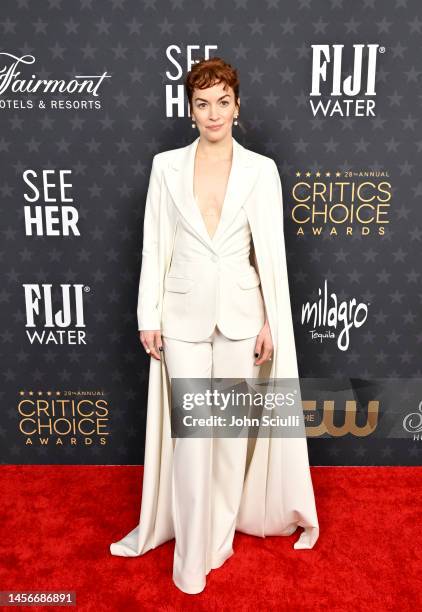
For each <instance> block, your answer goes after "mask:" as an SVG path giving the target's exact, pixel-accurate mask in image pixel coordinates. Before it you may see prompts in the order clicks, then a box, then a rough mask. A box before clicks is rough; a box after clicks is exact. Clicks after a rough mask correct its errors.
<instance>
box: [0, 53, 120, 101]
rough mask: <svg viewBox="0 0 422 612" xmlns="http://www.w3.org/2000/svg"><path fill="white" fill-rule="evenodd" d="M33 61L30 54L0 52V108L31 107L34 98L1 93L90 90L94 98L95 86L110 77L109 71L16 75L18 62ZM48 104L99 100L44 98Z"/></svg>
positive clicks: (74, 92) (47, 92)
mask: <svg viewBox="0 0 422 612" xmlns="http://www.w3.org/2000/svg"><path fill="white" fill-rule="evenodd" d="M34 63H35V57H34V56H33V55H22V56H21V57H18V56H16V55H13V54H12V53H7V52H6V51H1V52H0V109H1V108H18V107H19V108H23V107H24V104H26V108H33V106H34V101H33V100H31V99H28V100H26V101H24V100H20V99H19V100H13V99H7V98H5V97H4V94H7V95H9V94H10V93H12V94H32V93H34V94H55V93H62V94H72V95H73V94H90V95H92V96H94V97H95V98H98V90H99V88H100V85H102V83H103V82H104V80H105V79H109V78H111V75H110V74H107V71H106V72H103V73H102V74H99V75H96V74H91V75H88V74H79V75H74V77H73V78H71V79H68V80H66V79H38V78H37V77H36V75H35V74H31V78H30V79H24V78H19V77H20V74H21V72H20V70H19V69H20V68H21V66H22V65H23V66H25V65H31V64H34ZM48 105H49V107H50V108H59V109H60V108H101V103H100V101H99V100H90V99H83V100H57V99H48ZM46 106H47V105H46V101H45V100H44V99H41V100H40V101H39V103H38V107H39V108H46Z"/></svg>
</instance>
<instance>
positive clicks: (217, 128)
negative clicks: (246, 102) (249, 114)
mask: <svg viewBox="0 0 422 612" xmlns="http://www.w3.org/2000/svg"><path fill="white" fill-rule="evenodd" d="M224 87H225V89H224ZM239 106H240V103H239ZM237 114H238V108H237V107H236V105H235V98H234V91H233V89H232V88H231V87H228V85H226V84H225V83H218V84H215V85H213V86H212V87H208V88H207V89H194V91H193V95H192V109H191V117H192V119H194V120H195V122H196V125H197V127H198V130H199V134H200V136H201V137H202V138H206V139H207V140H210V141H213V142H215V141H217V140H222V139H224V138H225V137H227V134H230V135H231V132H232V125H233V120H234V118H235V116H237ZM213 127H214V129H212V128H213Z"/></svg>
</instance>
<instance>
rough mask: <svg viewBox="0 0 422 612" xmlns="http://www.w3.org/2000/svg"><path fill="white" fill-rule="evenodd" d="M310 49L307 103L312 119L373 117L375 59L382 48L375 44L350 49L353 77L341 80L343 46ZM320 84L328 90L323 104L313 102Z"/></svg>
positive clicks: (381, 51) (351, 75) (319, 89)
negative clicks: (310, 70) (310, 64)
mask: <svg viewBox="0 0 422 612" xmlns="http://www.w3.org/2000/svg"><path fill="white" fill-rule="evenodd" d="M311 47H312V89H311V92H310V96H311V99H310V100H309V103H310V106H311V109H312V113H313V115H314V117H315V116H316V115H323V116H324V117H327V116H330V117H332V116H333V115H335V114H337V115H339V116H341V117H349V116H355V117H369V116H371V117H374V116H375V100H374V99H372V98H371V96H374V97H375V96H376V92H375V85H376V83H375V77H376V66H377V57H378V53H385V47H381V46H380V45H378V44H368V45H362V44H356V45H353V60H352V71H351V72H352V73H351V74H349V75H348V76H347V77H346V78H344V79H343V80H342V72H343V62H344V57H343V47H344V45H311ZM322 82H325V83H326V88H327V91H326V92H325V94H324V97H325V98H326V101H325V102H323V101H322V100H319V101H317V100H315V99H313V98H318V97H319V98H321V96H322V94H321V83H322ZM358 95H360V96H364V97H363V98H362V97H357V96H358ZM336 98H337V99H336Z"/></svg>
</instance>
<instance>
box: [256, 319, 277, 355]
mask: <svg viewBox="0 0 422 612" xmlns="http://www.w3.org/2000/svg"><path fill="white" fill-rule="evenodd" d="M273 348H274V345H273V340H272V337H271V330H270V325H269V323H268V320H266V321H265V323H264V327H263V328H262V329H261V331H260V332H259V334H258V336H257V338H256V343H255V356H256V354H257V353H258V357H257V358H256V359H255V365H261V364H262V363H265V362H266V361H270V360H271V357H272V354H273Z"/></svg>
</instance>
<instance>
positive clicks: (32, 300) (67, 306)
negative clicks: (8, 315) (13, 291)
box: [23, 283, 90, 344]
mask: <svg viewBox="0 0 422 612" xmlns="http://www.w3.org/2000/svg"><path fill="white" fill-rule="evenodd" d="M23 289H24V295H25V311H26V327H27V328H28V329H27V331H26V334H27V336H28V339H29V341H30V343H31V344H35V343H38V344H86V333H85V331H84V330H83V329H82V328H84V327H86V325H85V319H84V296H85V294H86V293H88V292H89V291H90V287H87V286H85V285H81V284H74V285H70V284H62V285H59V298H56V305H57V302H58V301H60V306H61V308H59V309H56V310H54V307H53V293H52V285H51V284H50V283H48V284H47V283H44V284H42V285H40V284H36V283H32V284H31V283H28V284H24V285H23ZM72 306H73V308H72ZM31 328H37V329H35V331H30V330H31Z"/></svg>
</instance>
